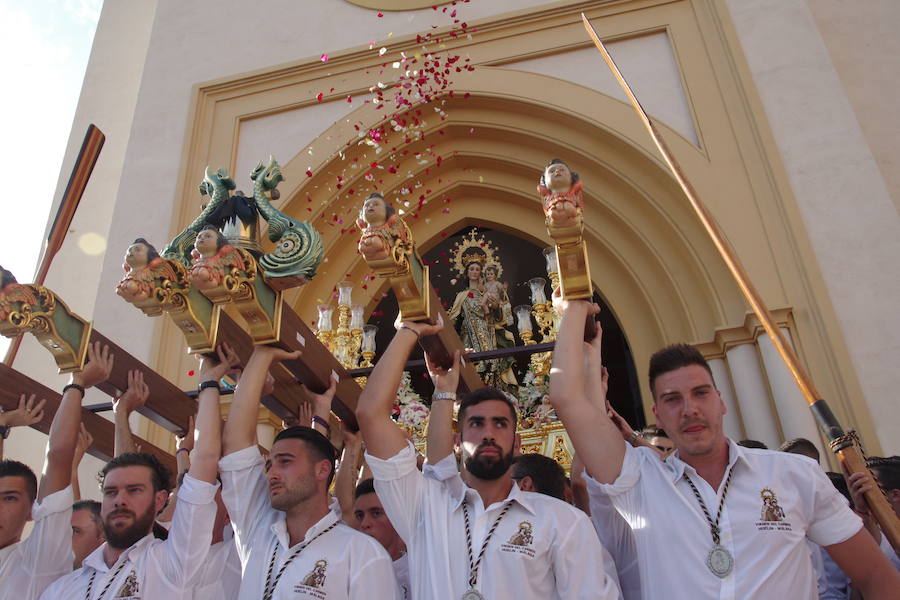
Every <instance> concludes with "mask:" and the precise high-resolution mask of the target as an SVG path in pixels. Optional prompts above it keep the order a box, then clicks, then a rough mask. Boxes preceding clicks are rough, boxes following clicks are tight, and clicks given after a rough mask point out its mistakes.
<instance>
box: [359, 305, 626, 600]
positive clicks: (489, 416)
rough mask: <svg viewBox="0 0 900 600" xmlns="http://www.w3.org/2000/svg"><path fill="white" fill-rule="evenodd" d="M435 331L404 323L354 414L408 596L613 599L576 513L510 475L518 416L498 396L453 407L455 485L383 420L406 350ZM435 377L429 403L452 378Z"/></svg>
mask: <svg viewBox="0 0 900 600" xmlns="http://www.w3.org/2000/svg"><path fill="white" fill-rule="evenodd" d="M442 326H443V324H442V323H441V322H439V323H438V324H436V325H430V324H428V323H412V322H403V323H402V324H401V326H400V328H399V329H398V331H397V333H396V334H395V335H394V338H393V339H392V340H391V343H390V345H389V346H388V348H387V349H386V350H385V352H384V354H383V355H382V357H381V359H380V360H379V361H378V364H377V365H376V366H375V369H374V370H373V372H372V374H371V375H370V376H369V379H368V382H367V383H366V387H365V388H364V389H363V393H362V395H361V396H360V398H359V405H358V407H357V419H358V421H359V426H360V431H361V432H362V434H363V438H364V439H365V442H366V450H367V452H366V461H367V462H368V464H369V467H370V468H371V469H372V472H373V474H374V475H375V489H376V491H377V492H378V497H379V499H380V500H381V502H382V504H383V505H384V507H385V510H386V511H387V514H388V517H389V518H390V519H391V523H392V524H393V525H394V527H395V528H396V530H397V532H398V533H399V534H400V537H402V538H403V540H404V541H405V542H406V545H407V549H408V552H409V561H410V579H411V583H412V593H413V596H414V597H415V598H435V599H437V598H452V599H457V598H464V599H466V600H468V599H471V600H480V599H483V598H490V599H491V600H495V599H502V598H516V599H518V600H530V599H535V600H536V599H540V600H547V599H566V600H571V599H576V598H578V599H588V598H591V599H604V600H605V599H608V598H616V597H617V596H618V590H617V589H616V588H615V584H614V583H613V582H612V581H611V580H610V579H609V578H607V577H606V575H605V573H604V571H603V558H602V554H601V547H600V542H599V540H598V539H597V535H596V533H594V529H593V527H592V526H591V524H590V522H589V521H588V519H587V517H586V516H585V515H584V513H582V512H581V511H579V510H578V509H576V508H574V507H572V506H570V505H568V504H566V503H565V502H562V501H560V500H556V499H555V498H550V497H549V496H543V495H540V494H533V493H529V492H523V491H521V490H520V489H519V488H518V486H517V485H515V482H513V480H512V478H511V477H510V466H511V464H512V459H513V455H514V452H515V451H516V449H517V448H518V436H517V435H516V410H515V406H514V405H513V403H512V401H510V400H509V398H508V397H507V396H506V395H504V394H503V392H501V391H499V390H496V389H493V388H481V389H478V390H474V391H473V392H471V393H469V394H467V395H466V396H464V397H463V399H462V401H461V403H460V409H459V417H458V422H459V433H458V434H457V437H456V442H457V445H458V446H460V447H461V449H462V462H463V467H464V470H463V472H462V476H461V479H460V478H458V477H451V478H449V479H444V480H441V481H438V480H437V479H434V478H431V477H425V476H424V475H423V474H422V473H421V472H420V471H419V470H418V469H417V468H416V455H415V451H414V448H413V446H412V445H411V444H410V443H409V442H408V441H407V439H406V437H405V436H404V435H403V432H402V430H401V429H400V428H399V427H398V426H397V425H396V423H394V422H393V420H392V419H391V406H392V404H393V401H394V398H395V396H396V391H397V388H398V386H399V385H400V379H401V376H402V374H403V366H404V364H405V363H406V359H407V357H408V356H409V353H410V351H411V350H412V349H413V347H414V345H415V344H416V342H417V341H418V339H419V338H420V337H421V336H424V335H433V334H436V333H438V332H439V331H440V330H441V328H442ZM457 360H458V357H457ZM457 364H458V363H457ZM432 375H433V376H432V379H433V381H434V382H435V398H436V399H437V400H438V401H445V402H446V401H447V400H452V399H453V398H454V397H455V393H456V389H457V386H458V383H459V369H458V368H456V367H454V368H451V369H449V370H447V371H443V370H441V372H439V373H433V374H432ZM429 446H431V439H429ZM428 455H429V457H428V458H429V462H435V464H437V462H441V461H442V460H443V459H442V458H441V457H438V456H433V450H432V448H431V447H429V450H428ZM432 459H437V461H433V460H432Z"/></svg>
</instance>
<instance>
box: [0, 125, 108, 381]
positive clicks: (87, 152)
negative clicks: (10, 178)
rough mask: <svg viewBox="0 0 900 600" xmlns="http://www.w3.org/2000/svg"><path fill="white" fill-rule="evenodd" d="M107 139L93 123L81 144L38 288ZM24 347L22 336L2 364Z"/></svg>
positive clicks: (39, 273)
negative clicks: (21, 345) (20, 346)
mask: <svg viewBox="0 0 900 600" xmlns="http://www.w3.org/2000/svg"><path fill="white" fill-rule="evenodd" d="M105 140H106V136H105V135H103V132H102V131H100V130H99V129H98V128H97V127H96V126H95V125H94V124H93V123H91V124H90V125H88V129H87V133H85V134H84V141H83V142H82V143H81V150H79V151H78V158H77V159H76V160H75V167H74V168H73V169H72V175H71V177H69V183H68V184H67V185H66V191H65V192H64V193H63V197H62V201H60V203H59V209H58V210H57V211H56V218H55V219H54V220H53V226H52V227H51V228H50V235H48V236H47V243H46V245H45V246H44V252H43V254H42V256H41V262H40V265H39V267H38V271H37V275H36V276H35V278H34V283H35V284H36V285H44V279H46V278H47V273H48V272H49V271H50V264H51V263H52V262H53V257H54V256H56V253H57V252H59V249H60V248H61V247H62V245H63V241H64V240H65V239H66V234H67V233H68V232H69V225H71V224H72V218H73V217H74V216H75V210H76V209H77V208H78V203H79V202H81V196H82V195H83V194H84V188H85V187H87V183H88V180H89V179H90V177H91V172H92V171H93V170H94V165H95V164H97V157H98V156H100V149H101V148H103V142H104V141H105ZM21 343H22V336H21V335H20V336H18V337H16V338H15V339H13V341H12V342H11V343H10V345H9V350H7V352H6V358H5V359H4V360H3V363H4V364H6V365H8V366H10V367H11V366H12V364H13V361H14V360H16V354H17V353H18V352H19V345H20V344H21Z"/></svg>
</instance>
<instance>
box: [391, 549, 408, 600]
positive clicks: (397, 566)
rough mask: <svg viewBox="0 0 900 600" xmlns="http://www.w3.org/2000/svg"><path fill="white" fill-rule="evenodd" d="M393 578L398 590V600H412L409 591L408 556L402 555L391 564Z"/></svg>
mask: <svg viewBox="0 0 900 600" xmlns="http://www.w3.org/2000/svg"><path fill="white" fill-rule="evenodd" d="M393 567H394V577H395V578H396V579H397V587H399V588H400V600H412V594H411V593H410V591H409V554H406V553H405V552H404V553H403V556H401V557H400V558H398V559H397V560H395V561H394V563H393Z"/></svg>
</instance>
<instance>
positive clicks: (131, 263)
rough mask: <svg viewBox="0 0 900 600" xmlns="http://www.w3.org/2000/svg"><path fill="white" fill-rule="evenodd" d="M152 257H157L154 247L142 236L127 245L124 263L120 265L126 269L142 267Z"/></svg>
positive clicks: (157, 253)
mask: <svg viewBox="0 0 900 600" xmlns="http://www.w3.org/2000/svg"><path fill="white" fill-rule="evenodd" d="M154 258H159V252H157V251H156V248H154V247H153V245H152V244H151V243H150V242H148V241H147V240H145V239H144V238H137V239H136V240H134V242H132V244H131V245H130V246H128V250H127V251H126V252H125V264H124V265H122V266H123V267H124V268H125V270H126V271H131V270H137V269H143V268H144V267H146V266H147V265H148V264H150V262H151V261H152V260H153V259H154Z"/></svg>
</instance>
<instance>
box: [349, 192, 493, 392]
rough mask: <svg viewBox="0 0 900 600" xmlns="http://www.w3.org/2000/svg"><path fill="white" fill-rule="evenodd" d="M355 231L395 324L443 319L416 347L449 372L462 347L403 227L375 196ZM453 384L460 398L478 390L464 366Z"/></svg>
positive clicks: (476, 381) (472, 371) (470, 371)
mask: <svg viewBox="0 0 900 600" xmlns="http://www.w3.org/2000/svg"><path fill="white" fill-rule="evenodd" d="M357 225H358V226H359V228H360V229H361V230H362V236H361V237H360V240H359V252H360V254H362V256H363V258H364V259H365V260H366V264H368V265H369V268H370V269H372V270H373V271H374V272H375V273H376V274H378V275H380V276H381V277H385V278H387V280H388V281H389V282H390V284H391V289H392V290H393V291H394V295H395V296H396V297H397V304H398V305H399V306H400V315H401V318H402V319H404V320H408V321H428V322H429V323H436V322H437V320H438V317H440V318H442V319H443V321H444V328H443V329H442V330H441V331H440V332H439V333H438V334H437V335H430V336H424V337H423V338H422V339H420V340H419V345H421V346H422V348H423V349H424V350H425V352H427V353H428V355H429V356H430V357H431V358H432V360H434V361H435V363H437V364H438V365H440V366H442V367H445V368H447V367H450V366H451V365H452V364H453V353H454V352H455V351H457V350H459V351H460V352H464V351H465V347H464V346H463V343H462V340H461V339H459V335H458V334H457V333H456V330H455V329H454V328H453V324H452V323H451V322H450V319H449V318H448V317H447V314H446V313H445V312H444V309H443V308H442V307H441V301H440V299H438V297H437V294H436V293H435V291H434V288H433V287H432V286H431V282H430V280H429V273H428V266H427V265H425V264H423V262H422V259H421V258H420V257H419V255H418V252H416V248H415V242H414V240H413V238H412V232H411V231H410V230H409V226H408V225H407V224H406V223H405V222H404V221H403V219H401V218H400V216H399V215H398V214H396V213H394V212H393V209H392V208H389V205H388V204H387V203H386V202H385V200H384V198H383V197H382V196H381V195H380V194H372V195H370V196H369V197H368V198H367V199H366V201H365V203H364V204H363V210H362V211H361V213H360V219H359V220H358V221H357ZM459 383H460V389H461V390H462V391H464V392H468V391H471V390H475V389H478V388H480V387H483V386H484V383H483V382H482V381H481V378H480V377H479V376H478V372H477V371H476V370H475V367H474V366H473V365H471V364H470V363H466V364H465V365H464V366H463V370H462V371H461V373H460V380H459Z"/></svg>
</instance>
